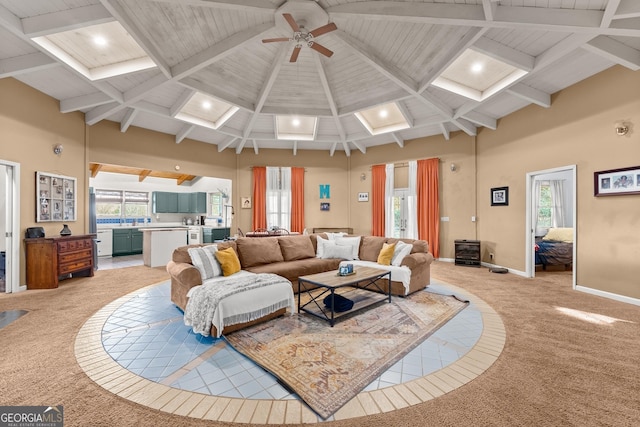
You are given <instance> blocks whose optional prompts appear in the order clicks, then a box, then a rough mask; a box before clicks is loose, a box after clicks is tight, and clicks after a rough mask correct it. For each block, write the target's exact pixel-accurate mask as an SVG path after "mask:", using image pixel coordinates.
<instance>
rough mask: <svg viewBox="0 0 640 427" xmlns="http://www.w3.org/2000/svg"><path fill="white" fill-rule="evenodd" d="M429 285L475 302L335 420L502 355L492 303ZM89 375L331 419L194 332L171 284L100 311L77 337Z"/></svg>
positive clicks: (193, 405) (233, 412)
mask: <svg viewBox="0 0 640 427" xmlns="http://www.w3.org/2000/svg"><path fill="white" fill-rule="evenodd" d="M427 291H428V292H437V293H443V294H455V295H457V296H459V297H462V298H466V299H468V300H470V301H471V304H470V305H469V306H468V307H467V308H465V309H464V310H463V311H462V312H460V313H458V314H457V315H456V316H455V317H454V318H453V319H451V320H450V321H449V322H447V323H446V324H445V325H444V326H443V327H442V328H440V329H439V330H438V331H436V332H435V333H434V334H433V335H431V336H430V337H429V338H427V340H425V341H424V342H423V343H422V344H421V345H420V346H418V347H416V348H415V349H414V350H413V351H411V352H410V353H409V354H407V355H406V356H405V357H404V358H403V359H401V360H400V361H398V362H397V363H396V364H395V365H393V366H392V367H391V368H389V369H388V370H387V371H386V372H384V373H383V374H382V375H380V377H378V378H377V379H376V380H374V381H373V382H372V383H371V384H370V385H369V386H367V387H366V388H365V389H364V390H363V391H362V392H360V394H358V396H356V397H355V398H354V399H352V400H351V401H350V402H349V403H347V404H346V405H345V406H344V407H342V408H341V409H340V410H338V411H337V412H336V413H335V414H334V415H333V416H332V417H330V418H329V419H327V420H325V421H330V420H338V419H346V418H353V417H359V416H365V415H371V414H376V413H383V412H389V411H393V410H395V409H399V408H402V407H406V406H409V405H414V404H418V403H422V402H425V401H428V400H430V399H434V398H436V397H438V396H440V395H442V394H445V393H447V392H450V391H452V390H454V389H455V388H458V387H460V386H462V385H464V384H465V383H467V382H468V381H471V380H472V379H473V378H475V377H477V376H478V375H480V374H481V373H482V372H484V370H486V369H487V368H488V367H489V366H491V364H492V363H493V362H494V361H495V359H497V357H498V356H499V355H500V353H501V352H502V348H503V346H504V340H505V331H504V326H503V324H502V321H501V320H500V317H499V316H498V315H497V313H495V311H493V309H491V307H489V306H488V305H487V304H486V303H484V301H482V300H480V299H479V298H477V297H476V296H474V295H472V294H469V293H468V292H466V291H464V290H462V289H461V288H458V287H456V286H453V285H450V284H445V283H442V282H438V281H435V280H432V284H431V285H430V286H429V287H428V288H427ZM75 350H76V357H77V359H78V362H79V364H80V366H81V367H82V368H83V370H84V371H85V372H86V373H87V375H88V376H89V377H90V378H91V379H92V380H93V381H95V382H96V383H98V384H99V385H101V386H102V387H104V388H105V389H107V390H109V391H111V392H112V393H115V394H117V395H119V396H121V397H123V398H126V399H129V400H131V401H134V402H137V403H140V404H142V405H145V406H148V407H151V408H154V409H159V410H162V411H165V412H169V413H173V414H178V415H184V416H190V417H195V418H202V419H210V420H219V421H230V422H243V423H260V424H262V423H279V424H297V423H301V422H322V421H323V420H322V419H321V418H319V417H318V416H317V415H316V414H315V413H313V412H312V411H311V410H310V409H309V408H308V407H307V406H306V405H304V404H303V403H302V402H301V401H300V400H299V399H298V398H297V396H296V395H295V394H291V393H290V392H289V391H288V390H287V389H285V388H284V387H282V386H281V385H280V383H278V381H277V380H276V379H275V377H273V376H272V375H271V374H269V373H267V372H265V371H264V370H263V369H262V368H260V367H259V366H257V365H255V364H254V363H253V362H252V361H251V360H249V359H247V358H246V357H244V356H243V355H241V354H239V353H238V352H236V351H235V350H234V349H233V348H232V347H231V346H229V345H228V344H227V343H226V341H225V340H224V339H214V338H211V337H202V336H201V335H199V334H194V333H193V332H192V331H191V330H190V328H189V327H187V326H185V325H184V323H183V322H182V312H181V311H180V310H179V309H178V308H176V307H175V306H174V305H173V303H171V301H170V285H169V282H168V281H166V282H162V283H160V284H156V285H151V286H147V287H145V288H143V289H140V290H138V291H135V292H133V293H131V294H129V295H126V296H124V297H122V298H119V299H118V300H116V301H114V302H112V303H111V304H109V305H107V306H105V307H104V308H103V309H102V310H100V311H99V312H98V313H96V314H95V315H94V316H92V317H91V318H90V319H89V320H88V321H87V322H86V323H85V325H84V326H83V327H82V329H81V330H80V332H79V333H78V337H77V339H76V348H75Z"/></svg>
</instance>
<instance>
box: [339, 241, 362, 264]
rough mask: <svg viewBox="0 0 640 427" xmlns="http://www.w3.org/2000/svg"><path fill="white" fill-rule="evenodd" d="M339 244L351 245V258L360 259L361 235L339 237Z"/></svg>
mask: <svg viewBox="0 0 640 427" xmlns="http://www.w3.org/2000/svg"><path fill="white" fill-rule="evenodd" d="M335 242H336V244H337V245H339V246H350V247H351V256H352V258H351V259H360V256H359V254H360V236H357V237H338V238H337V239H336V240H335Z"/></svg>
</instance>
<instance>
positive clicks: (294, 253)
mask: <svg viewBox="0 0 640 427" xmlns="http://www.w3.org/2000/svg"><path fill="white" fill-rule="evenodd" d="M278 244H279V245H280V250H281V251H282V257H283V258H284V260H285V261H295V260H297V259H305V258H313V257H315V256H316V252H315V251H314V249H313V244H312V243H311V239H310V238H309V236H304V235H301V236H286V237H279V238H278Z"/></svg>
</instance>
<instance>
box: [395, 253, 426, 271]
mask: <svg viewBox="0 0 640 427" xmlns="http://www.w3.org/2000/svg"><path fill="white" fill-rule="evenodd" d="M432 262H433V255H431V253H429V252H416V253H413V254H409V255H407V256H406V257H404V258H403V259H402V262H401V263H400V265H406V266H407V267H409V268H410V269H411V270H413V269H414V268H417V267H418V266H420V265H421V264H425V263H426V264H427V265H428V264H431V263H432Z"/></svg>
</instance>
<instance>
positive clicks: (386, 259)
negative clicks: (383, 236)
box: [377, 243, 396, 265]
mask: <svg viewBox="0 0 640 427" xmlns="http://www.w3.org/2000/svg"><path fill="white" fill-rule="evenodd" d="M395 248H396V244H395V243H392V244H389V243H385V244H384V245H382V249H381V250H380V253H379V254H378V261H377V262H378V264H380V265H391V258H393V251H394V249H395Z"/></svg>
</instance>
